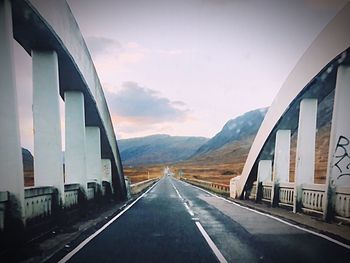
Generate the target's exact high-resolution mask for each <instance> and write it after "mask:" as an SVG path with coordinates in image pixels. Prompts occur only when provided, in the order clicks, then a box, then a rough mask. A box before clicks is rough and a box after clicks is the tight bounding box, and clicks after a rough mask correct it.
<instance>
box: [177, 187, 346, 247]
mask: <svg viewBox="0 0 350 263" xmlns="http://www.w3.org/2000/svg"><path fill="white" fill-rule="evenodd" d="M181 182H182V183H185V184H187V185H189V186H192V187H194V188H197V189H199V190H201V191H203V192H205V193H207V194H210V195H211V196H214V197H216V198H219V199H222V200H224V201H226V202H228V203H230V204H233V205H235V206H238V207H240V208H244V209H246V210H249V211H251V212H254V213H257V214H259V215H263V216H266V217H269V218H272V219H274V220H276V221H278V222H281V223H283V224H286V225H288V226H291V227H294V228H297V229H299V230H302V231H305V232H308V233H310V234H313V235H315V236H318V237H321V238H324V239H326V240H328V241H330V242H333V243H335V244H337V245H339V246H342V247H344V248H347V249H350V245H347V244H344V243H342V242H340V241H338V240H336V239H333V238H331V237H329V236H326V235H324V234H321V233H317V232H315V231H312V230H309V229H307V228H303V227H301V226H297V225H294V224H292V223H289V222H287V221H285V220H283V219H281V218H278V217H275V216H273V215H269V214H266V213H264V212H260V211H257V210H254V209H252V208H249V207H245V206H243V205H240V204H237V203H236V202H233V201H230V200H227V199H226V198H224V197H221V196H218V195H216V194H213V193H211V192H209V191H207V190H205V189H203V188H200V187H198V186H195V185H192V184H189V183H187V182H183V181H181Z"/></svg>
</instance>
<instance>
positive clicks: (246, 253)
mask: <svg viewBox="0 0 350 263" xmlns="http://www.w3.org/2000/svg"><path fill="white" fill-rule="evenodd" d="M90 239H91V240H90V241H89V242H87V243H86V245H85V246H82V248H81V249H76V250H75V251H73V252H72V253H70V254H69V255H68V256H66V257H65V258H64V259H63V261H66V260H69V262H177V263H180V262H350V250H349V249H348V248H345V247H343V246H341V245H339V244H336V243H334V242H332V241H330V240H327V239H325V238H322V237H320V236H317V235H314V234H312V233H309V232H306V231H304V230H302V229H299V228H296V227H294V226H292V225H289V224H288V223H284V222H281V221H279V220H277V219H274V218H271V217H268V216H265V215H262V214H259V213H256V212H254V211H251V210H249V209H246V208H243V207H240V206H238V205H235V204H233V203H231V202H229V201H227V200H224V199H222V198H218V197H216V196H214V195H212V194H210V193H208V192H205V191H203V190H200V189H198V188H196V187H193V186H191V185H189V184H187V183H184V182H181V181H178V180H176V179H173V178H171V177H169V176H167V177H164V178H163V179H161V180H160V181H159V182H158V183H157V184H156V185H155V186H154V187H153V188H152V189H151V190H150V191H149V192H147V193H146V194H145V195H144V196H143V197H142V198H141V199H140V200H139V201H138V202H136V203H135V204H134V205H133V206H131V207H130V209H128V210H127V211H125V213H124V214H122V215H121V216H120V217H118V218H117V219H116V220H115V221H113V223H111V224H110V225H109V226H108V227H106V228H105V229H104V230H103V231H101V233H99V234H98V235H96V236H95V237H94V238H90Z"/></svg>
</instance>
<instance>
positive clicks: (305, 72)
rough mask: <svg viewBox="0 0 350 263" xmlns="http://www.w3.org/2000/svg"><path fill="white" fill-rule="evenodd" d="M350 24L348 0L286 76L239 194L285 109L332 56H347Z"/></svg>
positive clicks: (247, 164) (253, 149)
mask: <svg viewBox="0 0 350 263" xmlns="http://www.w3.org/2000/svg"><path fill="white" fill-rule="evenodd" d="M349 27H350V4H349V3H348V4H346V5H345V6H344V7H343V9H342V10H341V11H340V12H339V13H338V14H337V15H336V16H335V17H334V18H333V19H332V21H331V22H330V23H329V24H328V25H327V26H326V27H325V28H324V29H323V30H322V31H321V33H320V34H319V35H318V36H317V37H316V39H315V40H314V41H313V42H312V44H311V45H310V47H309V48H308V49H307V50H306V51H305V53H304V55H303V56H302V57H301V58H300V60H299V61H298V63H297V64H296V66H295V67H294V69H293V70H292V71H291V73H290V74H289V76H288V77H287V79H286V81H285V82H284V84H283V85H282V87H281V89H280V91H279V93H278V94H277V96H276V98H275V99H274V101H273V103H272V105H271V107H270V108H269V111H268V112H267V114H266V117H265V119H264V121H263V123H262V124H261V127H260V129H259V131H258V133H257V135H256V137H255V140H254V142H253V144H252V147H251V149H250V151H249V154H248V157H247V160H246V162H245V165H244V168H243V171H242V175H241V177H240V179H239V182H238V184H237V186H236V187H237V196H242V193H243V192H244V190H245V187H246V186H247V182H248V180H249V179H250V176H251V175H252V171H253V167H254V166H255V165H256V162H257V158H258V157H259V155H260V153H261V151H262V149H263V147H264V145H265V143H266V142H267V140H268V139H269V136H270V134H271V133H272V132H273V129H274V128H275V126H276V125H277V124H278V122H279V121H280V120H281V118H282V116H283V115H284V113H285V112H286V111H287V110H288V109H289V107H290V106H291V105H292V104H293V102H294V101H295V100H296V98H297V97H298V96H299V94H301V93H302V92H304V91H305V90H306V89H307V88H308V87H309V85H310V84H311V83H312V82H313V81H314V79H315V78H316V77H317V76H318V74H319V73H320V72H322V71H323V70H324V69H326V67H327V65H328V64H329V63H330V62H331V61H332V60H334V59H335V58H339V59H344V57H345V56H346V54H345V53H343V52H345V51H346V50H347V49H348V48H349V47H350V34H349V32H348V30H349ZM342 53H343V54H342Z"/></svg>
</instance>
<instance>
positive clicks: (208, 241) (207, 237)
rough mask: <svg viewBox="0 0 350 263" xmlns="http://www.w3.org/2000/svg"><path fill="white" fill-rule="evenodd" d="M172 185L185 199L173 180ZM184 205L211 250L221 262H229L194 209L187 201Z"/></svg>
mask: <svg viewBox="0 0 350 263" xmlns="http://www.w3.org/2000/svg"><path fill="white" fill-rule="evenodd" d="M171 184H172V186H173V187H174V189H175V191H176V193H177V195H178V196H179V197H180V199H181V200H182V201H183V200H184V199H183V198H182V196H181V194H180V193H179V191H178V190H177V188H176V186H175V185H174V183H173V182H171ZM183 204H184V206H185V207H186V210H187V212H188V213H189V214H190V215H191V219H192V220H193V221H195V224H196V226H197V227H198V229H199V231H200V232H201V234H202V236H203V237H204V239H205V241H207V243H208V245H209V247H210V248H211V250H212V251H213V252H214V254H215V256H216V257H217V258H218V260H219V262H220V263H227V260H226V259H225V258H224V256H223V255H222V254H221V252H220V250H219V249H218V247H217V246H216V245H215V243H214V242H213V240H212V239H211V238H210V236H209V235H208V233H207V232H206V231H205V229H204V228H203V226H202V225H201V223H200V222H199V218H198V217H194V213H193V211H192V210H191V209H190V207H189V206H188V204H187V203H186V202H183Z"/></svg>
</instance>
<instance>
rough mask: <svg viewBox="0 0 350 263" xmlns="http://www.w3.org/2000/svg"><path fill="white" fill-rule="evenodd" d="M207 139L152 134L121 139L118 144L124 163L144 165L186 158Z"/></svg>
mask: <svg viewBox="0 0 350 263" xmlns="http://www.w3.org/2000/svg"><path fill="white" fill-rule="evenodd" d="M207 141H208V138H204V137H185V136H170V135H152V136H147V137H140V138H133V139H124V140H119V141H118V146H119V150H120V155H121V158H122V162H123V164H124V165H142V164H157V163H169V162H178V161H182V160H186V159H188V158H189V157H190V156H192V155H193V154H194V152H195V151H196V150H197V149H198V148H199V147H200V146H201V145H203V144H204V143H205V142H207Z"/></svg>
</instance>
